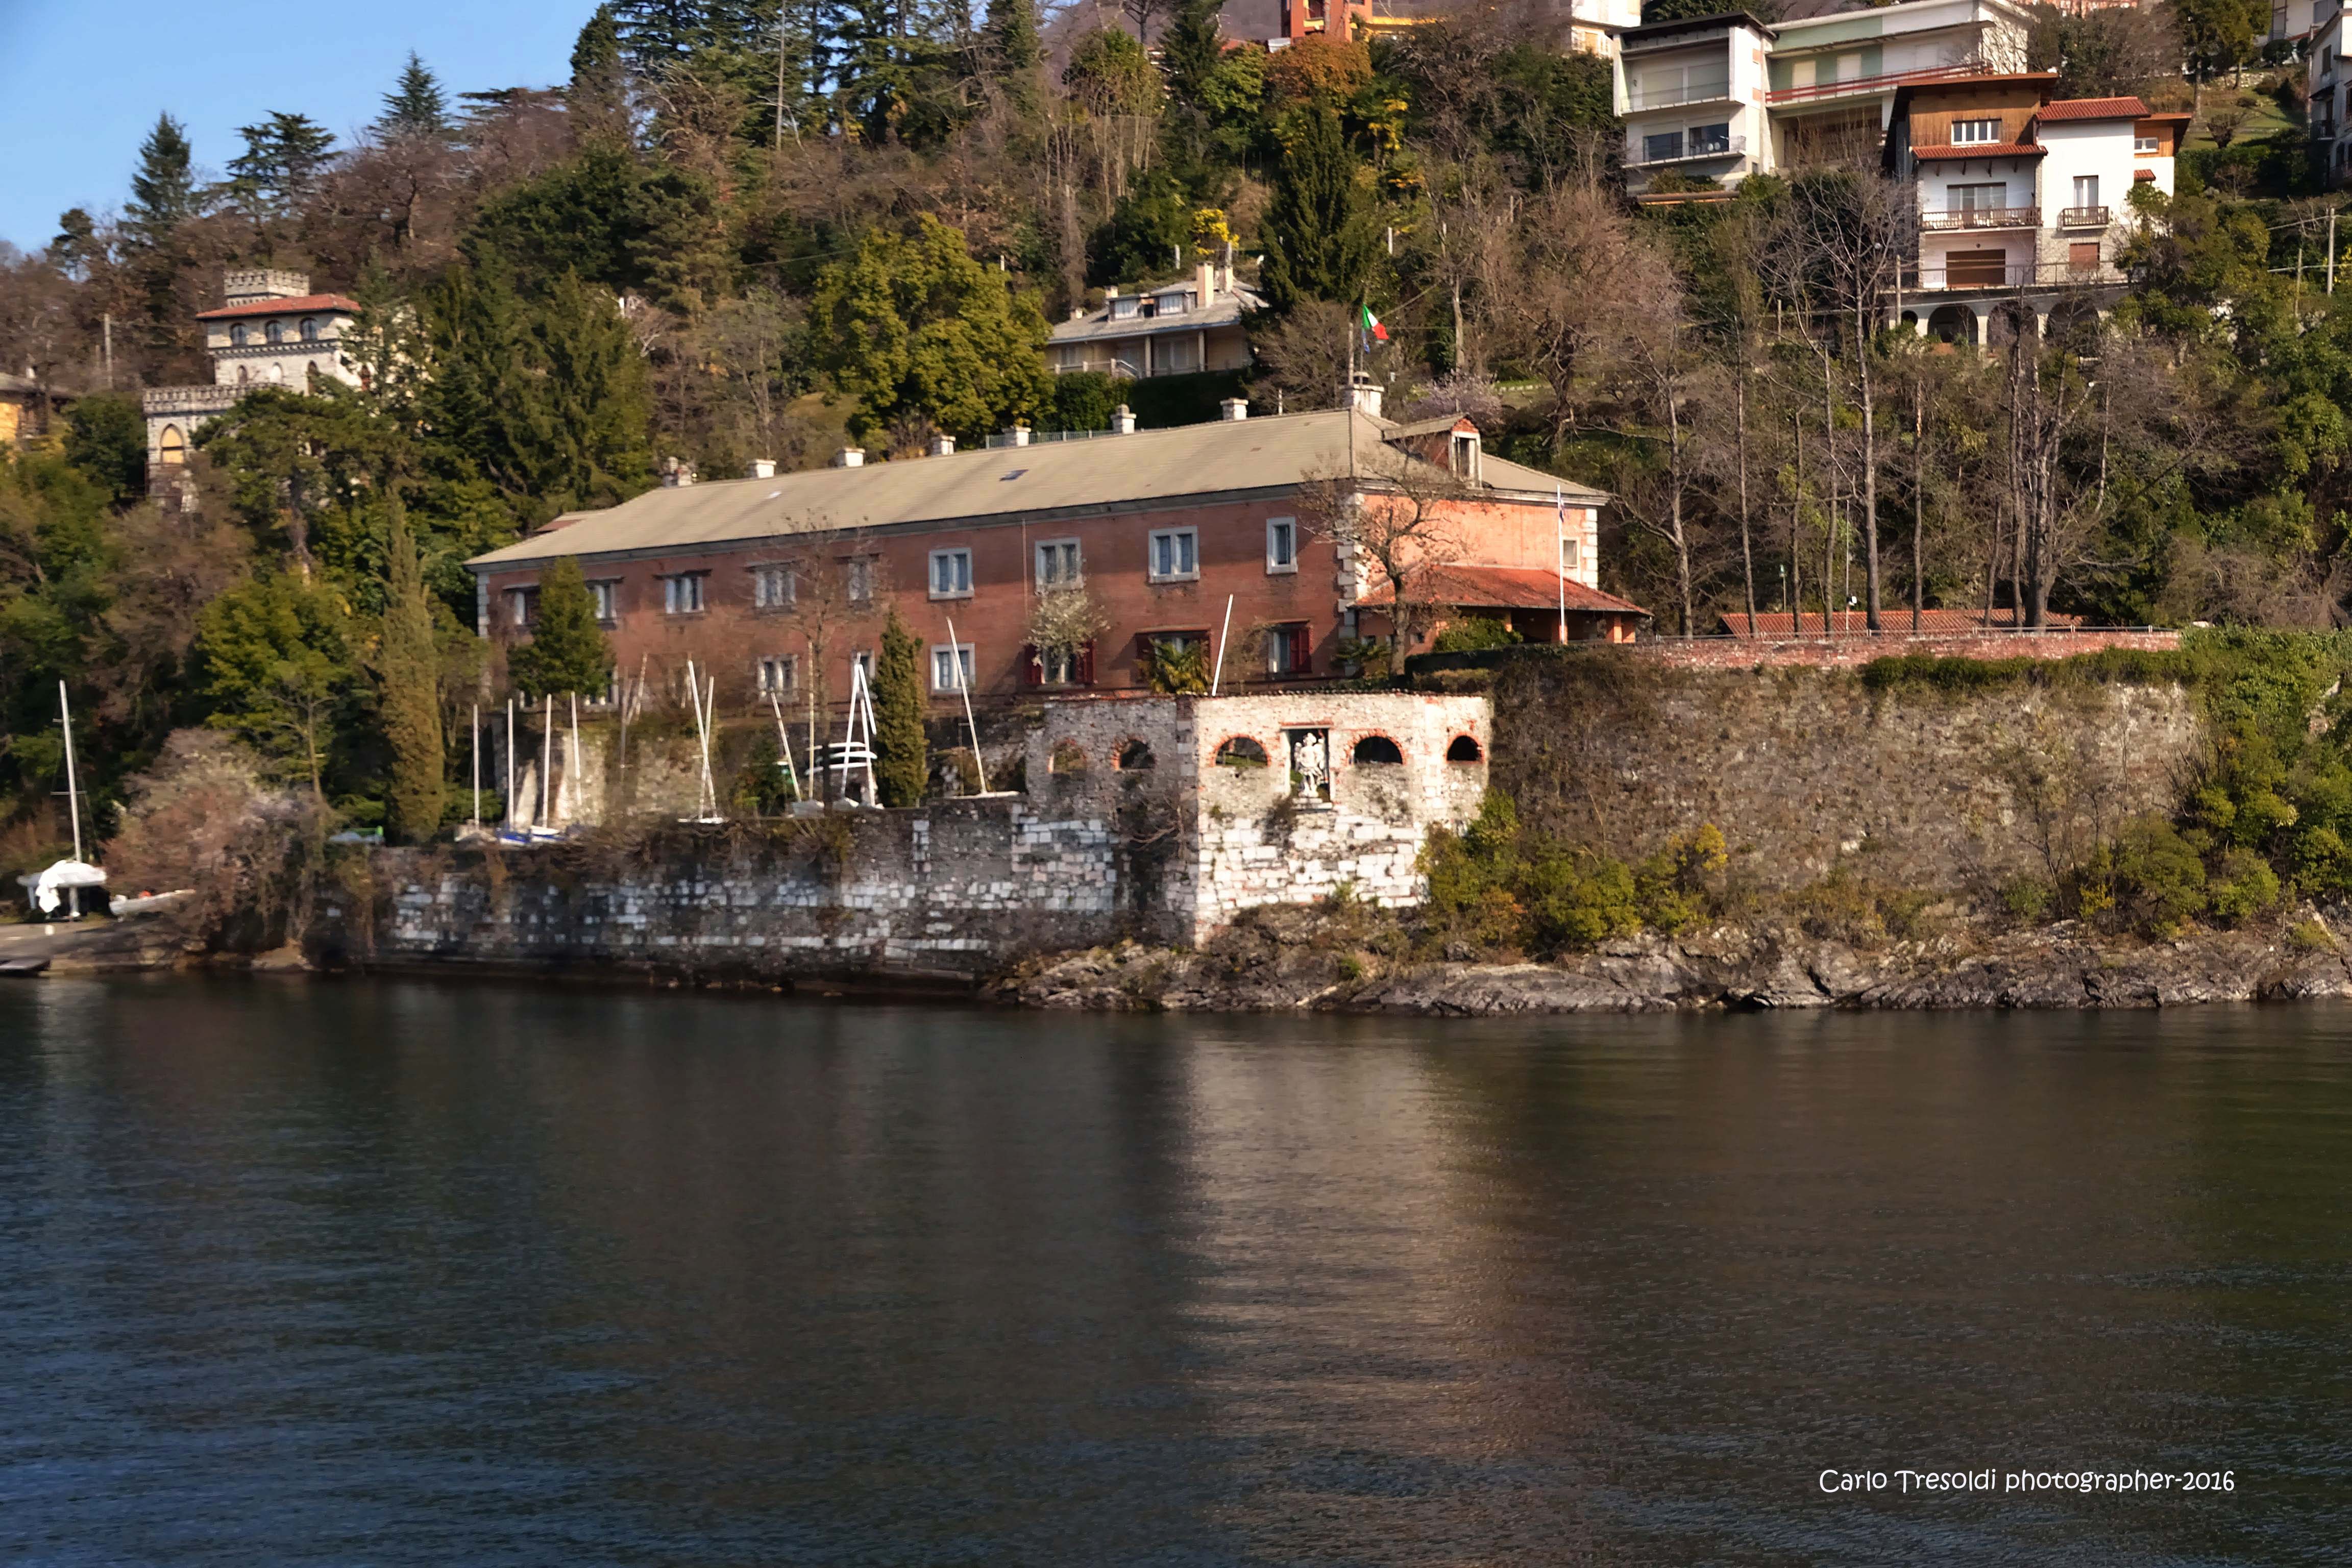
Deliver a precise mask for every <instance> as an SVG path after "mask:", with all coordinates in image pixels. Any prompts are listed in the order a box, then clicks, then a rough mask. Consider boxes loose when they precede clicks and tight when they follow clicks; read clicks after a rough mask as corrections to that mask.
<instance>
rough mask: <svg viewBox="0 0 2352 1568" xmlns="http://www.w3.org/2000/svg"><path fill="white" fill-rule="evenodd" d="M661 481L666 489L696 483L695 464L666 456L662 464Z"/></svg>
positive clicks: (679, 487)
mask: <svg viewBox="0 0 2352 1568" xmlns="http://www.w3.org/2000/svg"><path fill="white" fill-rule="evenodd" d="M661 482H662V484H663V486H664V487H665V488H666V489H681V488H683V487H685V486H687V485H690V484H692V483H694V465H693V464H692V463H688V462H681V461H680V460H679V459H677V458H663V459H662V466H661Z"/></svg>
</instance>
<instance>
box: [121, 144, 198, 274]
mask: <svg viewBox="0 0 2352 1568" xmlns="http://www.w3.org/2000/svg"><path fill="white" fill-rule="evenodd" d="M200 210H201V203H200V202H199V201H198V198H197V195H196V176H195V153H194V149H193V148H191V147H190V146H189V145H188V132H187V128H186V127H185V126H184V125H182V124H181V123H180V122H179V121H176V120H174V119H173V118H172V117H171V116H170V115H168V114H164V115H159V116H158V117H157V118H156V121H155V129H154V130H152V131H150V132H148V133H147V139H146V140H145V141H144V142H141V143H140V144H139V167H138V168H137V169H136V170H134V171H133V172H132V174H131V200H130V201H129V202H127V203H125V204H124V205H123V208H122V227H123V231H124V233H126V234H127V235H128V236H129V237H131V242H132V243H133V244H134V245H137V246H140V247H143V248H146V249H149V250H160V249H163V247H166V246H168V245H169V244H170V243H171V242H172V240H173V237H175V236H177V235H178V233H179V232H180V226H181V225H183V224H184V223H186V222H187V221H188V220H189V219H190V218H192V217H194V216H196V215H197V213H198V212H199V211H200Z"/></svg>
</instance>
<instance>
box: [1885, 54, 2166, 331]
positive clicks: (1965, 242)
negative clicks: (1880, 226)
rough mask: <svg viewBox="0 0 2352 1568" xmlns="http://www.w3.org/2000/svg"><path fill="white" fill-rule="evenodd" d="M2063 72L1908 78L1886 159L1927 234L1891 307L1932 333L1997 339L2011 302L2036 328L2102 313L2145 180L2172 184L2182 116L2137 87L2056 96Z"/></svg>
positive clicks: (2117, 277)
mask: <svg viewBox="0 0 2352 1568" xmlns="http://www.w3.org/2000/svg"><path fill="white" fill-rule="evenodd" d="M2055 81H2056V74H2055V73H2054V72H2017V73H2013V74H2011V75H2006V76H1993V75H1987V76H1978V77H1970V78H1963V79H1948V80H1941V81H1929V82H1917V83H1912V84H1907V85H1906V86H1905V87H1903V88H1902V89H1899V90H1898V91H1897V93H1896V95H1895V105H1894V110H1893V118H1892V121H1891V123H1890V124H1889V125H1888V128H1887V134H1886V143H1885V155H1884V158H1883V160H1882V163H1883V167H1884V168H1885V172H1886V173H1887V174H1891V175H1893V176H1894V177H1895V178H1896V179H1897V180H1900V181H1902V182H1904V183H1905V184H1907V185H1909V186H1910V187H1911V188H1912V189H1913V191H1914V192H1916V197H1917V201H1918V224H1919V239H1918V246H1917V249H1916V253H1915V265H1914V266H1913V267H1912V268H1910V269H1909V270H1908V271H1906V275H1905V277H1904V278H1903V279H1902V287H1901V289H1900V291H1899V294H1898V295H1897V297H1896V298H1895V300H1891V301H1890V307H1889V308H1890V310H1895V311H1896V312H1898V319H1899V320H1901V321H1905V322H1907V323H1909V324H1910V325H1912V326H1913V327H1915V328H1916V330H1918V331H1923V332H1934V333H1936V334H1937V335H1939V336H1942V337H1945V338H1948V339H1951V340H1955V341H1961V342H1978V343H1981V342H1986V341H1987V339H1988V336H1989V333H1990V326H1991V319H1992V316H1993V314H1994V313H1995V311H1996V310H1999V309H2000V306H2001V305H2002V304H2003V303H2005V302H2011V303H2014V304H2016V305H2018V306H2021V307H2022V308H2023V309H2024V310H2028V311H2030V312H2031V313H2032V317H2033V323H2034V325H2035V327H2036V328H2037V329H2038V328H2040V327H2042V326H2043V325H2044V324H2045V323H2046V322H2047V321H2048V319H2049V317H2050V316H2051V315H2052V314H2053V312H2063V311H2067V310H2094V311H2096V310H2103V309H2104V308H2105V303H2104V301H2103V300H2100V298H2099V295H2100V293H2101V292H2102V291H2103V290H2105V291H2109V292H2111V291H2113V290H2114V289H2119V288H2120V287H2121V286H2122V284H2123V281H2124V279H2123V274H2122V273H2121V272H2120V271H2118V270H2117V269H2116V247H2117V245H2118V244H2119V243H2120V241H2121V240H2122V237H2123V236H2124V233H2125V231H2126V228H2127V226H2128V225H2129V222H2130V206H2129V203H2130V194H2131V192H2132V191H2133V189H2134V188H2135V187H2137V186H2139V185H2147V186H2151V187H2153V188H2154V189H2156V190H2157V191H2159V192H2161V193H2163V194H2164V195H2170V194H2171V193H2172V188H2173V163H2174V159H2175V155H2176V153H2178V151H2179V140H2180V137H2181V136H2182V134H2183V133H2185V132H2186V131H2187V130H2188V125H2189V116H2188V115H2186V114H2156V113H2153V112H2151V111H2150V110H2149V109H2148V107H2147V105H2146V104H2145V103H2142V102H2141V101H2140V100H2138V99H2137V98H2077V99H2054V100H2053V98H2052V97H2051V96H2050V93H2051V91H2052V89H2053V85H2054V83H2055Z"/></svg>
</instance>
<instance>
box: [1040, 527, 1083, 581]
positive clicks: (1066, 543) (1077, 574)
mask: <svg viewBox="0 0 2352 1568" xmlns="http://www.w3.org/2000/svg"><path fill="white" fill-rule="evenodd" d="M1065 551H1066V552H1068V554H1069V563H1070V570H1069V572H1068V573H1067V574H1066V575H1062V576H1055V575H1053V574H1052V573H1051V571H1049V569H1048V568H1047V566H1046V562H1047V561H1048V560H1049V559H1051V560H1054V561H1055V562H1056V563H1058V562H1059V560H1060V559H1061V556H1062V553H1063V552H1065ZM1036 569H1037V586H1038V587H1040V588H1076V587H1080V586H1083V585H1084V584H1085V583H1086V580H1087V557H1086V552H1085V550H1084V549H1082V548H1081V547H1080V546H1079V543H1078V542H1077V541H1076V540H1075V539H1041V540H1039V541H1038V542H1037V555H1036ZM1053 570H1055V571H1057V570H1059V567H1058V565H1057V566H1055V568H1053Z"/></svg>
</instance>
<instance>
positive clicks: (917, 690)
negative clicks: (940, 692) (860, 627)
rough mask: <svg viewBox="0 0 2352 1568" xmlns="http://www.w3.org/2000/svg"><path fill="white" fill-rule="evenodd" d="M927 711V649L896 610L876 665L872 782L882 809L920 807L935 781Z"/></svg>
mask: <svg viewBox="0 0 2352 1568" xmlns="http://www.w3.org/2000/svg"><path fill="white" fill-rule="evenodd" d="M924 708H925V700H924V697H923V645H922V643H921V641H920V640H919V638H917V637H916V636H915V634H914V633H912V632H910V631H908V629H907V624H906V623H905V622H904V621H902V620H900V619H899V618H898V611H897V610H895V609H894V610H892V611H891V612H890V619H889V621H888V622H887V624H885V625H884V626H883V627H882V651H881V656H880V657H879V658H877V659H876V660H875V661H874V783H875V785H876V787H877V789H878V790H880V792H881V795H882V804H883V805H920V804H921V803H922V799H923V789H924V786H925V785H927V784H929V783H930V777H931V758H930V749H929V742H927V741H926V740H925V738H924V735H923V712H924Z"/></svg>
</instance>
